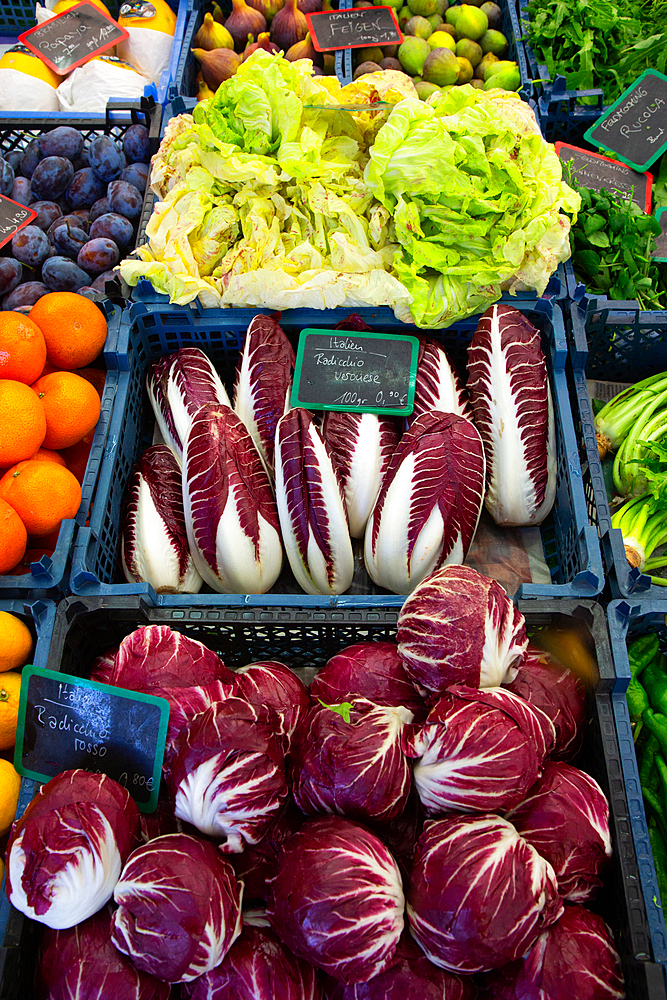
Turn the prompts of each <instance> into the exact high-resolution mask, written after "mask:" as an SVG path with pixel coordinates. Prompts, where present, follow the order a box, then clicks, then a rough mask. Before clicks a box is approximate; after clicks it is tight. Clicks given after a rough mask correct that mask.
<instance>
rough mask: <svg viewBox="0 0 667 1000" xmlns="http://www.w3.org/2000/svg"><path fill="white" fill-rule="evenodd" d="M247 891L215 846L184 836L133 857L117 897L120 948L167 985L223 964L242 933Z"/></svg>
mask: <svg viewBox="0 0 667 1000" xmlns="http://www.w3.org/2000/svg"><path fill="white" fill-rule="evenodd" d="M242 896H243V886H242V885H241V884H240V883H239V882H237V880H236V876H235V875H234V870H233V868H232V866H231V865H230V864H229V862H228V861H226V860H225V859H224V858H223V857H222V855H221V854H220V852H219V851H218V850H216V848H215V846H214V845H213V844H210V843H208V842H206V841H203V840H200V839H199V838H197V837H191V836H189V835H188V834H185V833H168V834H165V836H163V837H156V838H155V840H150V841H149V842H148V843H147V844H143V845H142V846H141V847H138V848H137V850H136V851H134V852H133V853H132V854H131V855H130V857H129V859H128V861H127V864H126V865H125V867H124V868H123V871H122V872H121V876H120V879H119V880H118V884H117V885H116V888H115V891H114V900H115V902H116V903H117V904H118V909H117V910H116V912H115V913H114V915H113V918H112V926H111V938H112V941H113V943H114V944H115V946H116V948H118V950H119V951H122V952H123V954H124V955H129V957H130V958H131V959H132V961H133V962H134V964H135V966H136V967H137V969H140V970H141V971H143V972H149V973H150V974H151V975H153V976H155V977H156V978H157V979H163V980H165V982H168V983H184V982H189V981H190V980H192V979H196V978H197V977H198V976H203V975H204V973H206V972H209V971H210V970H211V969H214V968H215V967H216V965H219V964H220V962H221V961H222V959H223V958H224V956H225V955H226V954H227V952H228V951H229V949H230V947H231V946H232V944H233V943H234V941H235V940H236V938H237V937H238V936H239V934H240V932H241V899H242Z"/></svg>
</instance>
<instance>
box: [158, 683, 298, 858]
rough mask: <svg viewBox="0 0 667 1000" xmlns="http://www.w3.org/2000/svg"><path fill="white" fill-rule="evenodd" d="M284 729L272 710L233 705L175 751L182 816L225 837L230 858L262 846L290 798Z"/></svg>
mask: <svg viewBox="0 0 667 1000" xmlns="http://www.w3.org/2000/svg"><path fill="white" fill-rule="evenodd" d="M279 728H280V720H279V718H278V716H277V714H276V713H275V712H274V711H273V710H272V709H258V708H255V707H253V706H252V705H250V704H249V702H247V701H245V700H244V699H242V698H228V699H227V700H226V701H221V702H217V703H215V704H214V705H211V706H210V707H209V708H207V709H206V711H204V712H201V713H200V714H199V715H197V716H195V718H194V719H192V720H191V721H190V722H188V723H187V724H186V725H185V726H184V727H183V729H181V731H180V733H179V734H178V736H177V737H176V739H175V741H174V743H173V745H172V751H171V753H170V757H169V767H168V769H167V770H166V779H167V785H168V787H169V791H170V792H171V795H172V797H173V799H174V803H175V813H176V816H177V817H178V818H179V819H183V820H186V822H188V823H191V824H192V825H193V826H195V827H196V828H197V829H198V830H200V831H201V832H202V833H205V834H208V835H209V836H212V837H224V838H225V840H224V843H222V844H221V845H220V850H221V851H222V852H223V853H224V854H236V853H238V852H239V851H242V850H243V848H244V847H245V845H246V844H256V843H257V842H258V841H259V840H261V838H262V837H263V835H264V833H265V832H266V830H267V829H268V827H269V825H270V823H271V820H272V819H273V817H274V816H275V814H276V813H277V812H278V810H279V809H280V805H281V803H282V802H283V801H284V799H285V796H286V795H287V783H286V778H285V742H284V738H283V737H282V736H281V735H280V734H279V732H278V730H279Z"/></svg>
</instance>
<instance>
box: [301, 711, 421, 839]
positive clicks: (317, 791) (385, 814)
mask: <svg viewBox="0 0 667 1000" xmlns="http://www.w3.org/2000/svg"><path fill="white" fill-rule="evenodd" d="M412 718H413V716H412V712H410V711H409V710H408V709H407V708H388V707H386V706H384V705H374V704H373V703H372V702H370V701H366V699H364V698H357V699H355V700H354V702H352V703H350V704H347V705H343V706H340V708H338V707H336V708H330V707H329V706H328V705H313V707H312V708H311V709H310V711H309V712H308V715H307V716H306V718H305V720H304V722H302V724H301V725H300V726H299V728H298V729H297V730H296V732H295V734H294V739H293V741H292V746H291V757H292V794H293V795H294V799H295V801H296V804H297V805H298V806H299V808H300V809H301V810H303V812H305V813H310V814H313V813H322V812H325V813H339V814H340V815H341V816H349V817H350V818H351V819H360V820H365V819H374V820H377V821H382V820H390V819H394V818H395V817H396V816H398V815H399V814H400V813H401V812H402V811H403V809H404V808H405V805H406V803H407V801H408V795H409V794H410V783H411V772H410V765H409V763H408V761H407V759H406V757H405V755H404V753H403V750H402V747H401V736H402V733H403V727H404V726H405V725H406V723H409V722H412Z"/></svg>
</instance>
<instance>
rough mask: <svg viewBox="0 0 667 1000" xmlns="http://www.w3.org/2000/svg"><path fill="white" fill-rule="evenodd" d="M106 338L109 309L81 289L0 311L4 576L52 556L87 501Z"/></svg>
mask: <svg viewBox="0 0 667 1000" xmlns="http://www.w3.org/2000/svg"><path fill="white" fill-rule="evenodd" d="M106 335H107V323H106V320H105V318H104V315H103V314H102V312H101V311H100V310H99V309H98V307H97V306H96V305H95V303H94V302H92V301H91V300H90V299H86V298H85V297H84V296H82V295H76V294H75V293H74V292H51V293H49V294H48V295H43V296H42V298H41V299H39V300H38V301H37V302H36V303H35V305H34V306H33V307H32V309H31V310H30V312H29V313H28V315H27V316H25V315H24V314H23V313H18V312H9V311H5V312H0V576H1V575H3V574H6V573H8V574H11V573H27V572H28V571H29V568H30V562H31V560H36V559H39V558H40V556H41V555H45V554H46V555H51V554H52V552H53V550H54V548H55V546H56V543H57V539H58V532H59V530H60V524H61V522H62V521H63V519H65V518H71V517H74V516H75V514H76V513H77V511H78V509H79V507H80V505H81V481H82V479H83V474H84V472H85V468H86V462H87V459H88V454H89V452H90V446H91V444H92V440H93V434H94V432H95V426H96V424H97V421H98V419H99V416H100V404H101V395H102V391H103V388H104V377H105V376H104V372H103V371H101V370H100V369H99V368H96V367H94V366H92V365H93V362H95V360H96V359H97V358H98V356H99V354H100V352H101V350H102V348H103V346H104V341H105V340H106Z"/></svg>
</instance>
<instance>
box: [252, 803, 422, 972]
mask: <svg viewBox="0 0 667 1000" xmlns="http://www.w3.org/2000/svg"><path fill="white" fill-rule="evenodd" d="M270 891H271V894H270V897H269V900H268V905H267V914H268V917H269V920H270V921H271V925H272V927H273V928H274V930H275V931H276V932H277V934H278V936H279V937H280V939H281V941H283V942H284V943H285V944H286V945H287V947H288V948H289V949H290V951H292V952H294V954H295V955H298V957H299V958H302V959H304V960H305V961H306V962H310V963H311V965H314V966H315V967H316V968H319V969H322V970H323V971H324V972H327V973H328V974H329V975H331V976H333V977H334V978H335V979H338V980H340V981H341V982H343V983H363V982H367V981H368V980H369V979H372V978H373V976H377V975H378V974H379V973H380V972H382V971H383V970H384V969H386V968H388V966H389V965H391V962H392V960H393V957H394V953H395V951H396V946H397V944H398V941H399V938H400V936H401V932H402V930H403V910H404V908H405V899H404V896H403V886H402V883H401V875H400V872H399V870H398V867H397V865H396V862H395V861H394V859H393V858H392V856H391V854H390V853H389V851H388V850H387V848H386V847H385V846H384V844H382V843H381V841H380V840H378V838H377V837H376V836H375V835H374V834H372V833H370V832H369V831H368V830H366V829H365V827H363V826H360V825H359V824H358V823H353V822H351V821H350V820H347V819H343V818H342V817H340V816H326V817H322V818H320V819H313V820H309V821H308V822H306V823H304V825H303V826H302V827H301V829H300V830H299V831H298V832H297V833H295V834H293V836H292V837H290V839H289V840H288V841H286V843H285V844H284V846H283V850H282V853H281V855H280V857H279V859H278V867H277V871H276V874H275V877H274V878H273V880H272V882H271V884H270Z"/></svg>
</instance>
